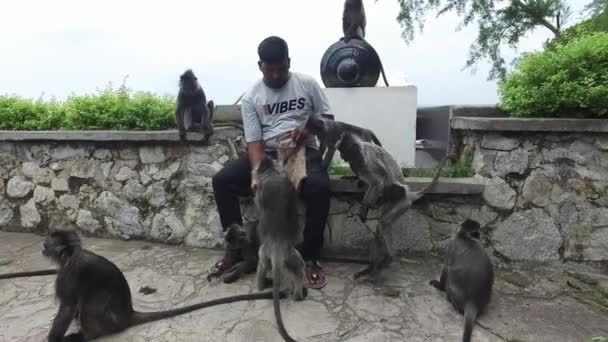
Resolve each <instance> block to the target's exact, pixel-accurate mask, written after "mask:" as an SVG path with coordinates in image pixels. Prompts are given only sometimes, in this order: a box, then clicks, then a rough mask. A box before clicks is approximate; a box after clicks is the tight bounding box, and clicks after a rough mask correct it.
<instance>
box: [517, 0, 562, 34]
mask: <svg viewBox="0 0 608 342" xmlns="http://www.w3.org/2000/svg"><path fill="white" fill-rule="evenodd" d="M513 4H514V5H515V6H518V7H519V8H520V9H521V10H522V11H524V12H526V13H527V14H528V15H529V16H530V18H532V19H534V20H536V22H537V23H539V24H540V25H543V26H544V27H546V28H548V29H549V31H551V32H553V34H554V35H555V37H557V38H559V36H560V35H561V31H560V29H559V28H558V27H555V26H554V25H553V24H551V23H550V22H548V21H547V19H545V18H544V17H542V16H538V15H537V14H536V13H534V12H531V11H530V10H529V9H528V7H527V6H526V5H524V4H523V3H522V2H521V1H520V0H513Z"/></svg>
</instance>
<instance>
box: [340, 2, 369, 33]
mask: <svg viewBox="0 0 608 342" xmlns="http://www.w3.org/2000/svg"><path fill="white" fill-rule="evenodd" d="M366 25H367V20H366V17H365V7H363V0H345V1H344V10H343V12H342V32H343V33H344V38H343V39H344V42H348V41H349V40H351V39H352V38H359V39H365V26H366Z"/></svg>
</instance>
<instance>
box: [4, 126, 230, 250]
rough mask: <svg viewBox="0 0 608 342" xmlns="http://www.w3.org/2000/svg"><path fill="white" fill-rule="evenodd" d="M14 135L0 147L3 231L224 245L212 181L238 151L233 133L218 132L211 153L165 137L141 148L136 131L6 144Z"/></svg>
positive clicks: (65, 135) (173, 136)
mask: <svg viewBox="0 0 608 342" xmlns="http://www.w3.org/2000/svg"><path fill="white" fill-rule="evenodd" d="M16 133H17V132H11V133H10V134H9V133H7V134H5V135H4V137H5V139H4V141H3V142H0V229H2V230H8V231H27V232H40V233H44V232H46V231H47V230H48V228H49V227H61V226H69V225H72V226H74V225H75V226H77V227H78V229H79V230H80V231H81V232H82V233H83V234H85V235H89V236H99V237H117V238H125V239H129V238H134V239H150V240H154V241H162V242H166V243H172V244H181V243H184V244H186V245H190V246H200V247H215V246H219V244H220V243H221V242H222V241H221V237H220V234H219V231H220V229H219V218H218V215H217V213H216V210H215V207H214V199H213V192H212V187H211V177H212V176H213V175H214V174H215V173H216V172H217V171H218V170H219V169H220V168H221V167H222V165H223V164H224V163H225V162H226V161H228V160H229V159H231V158H234V157H235V155H236V151H237V150H239V149H241V148H242V145H241V144H242V142H241V140H242V139H241V138H242V137H241V136H240V135H239V134H238V132H237V131H235V130H222V131H220V132H219V133H218V134H217V135H216V139H215V140H214V142H213V144H212V145H210V146H203V145H200V144H196V143H186V144H182V143H180V142H178V141H175V140H177V139H176V137H177V135H176V134H167V133H165V134H163V133H159V134H156V135H152V138H149V137H148V138H147V139H144V140H147V141H138V140H142V139H140V138H141V137H139V138H138V137H137V136H138V134H137V132H132V133H131V134H129V133H114V134H113V133H108V132H105V133H97V134H89V136H88V139H89V140H93V141H82V140H81V139H84V138H83V137H82V136H75V135H74V134H72V135H70V134H69V133H52V134H47V135H46V136H47V137H50V138H53V141H48V140H44V139H45V136H40V137H38V138H32V137H31V136H30V137H27V141H7V140H8V139H6V137H7V136H10V137H15V139H13V140H18V139H17V138H16V137H18V133H17V134H16ZM189 138H192V137H191V136H190V137H189ZM195 138H196V137H195Z"/></svg>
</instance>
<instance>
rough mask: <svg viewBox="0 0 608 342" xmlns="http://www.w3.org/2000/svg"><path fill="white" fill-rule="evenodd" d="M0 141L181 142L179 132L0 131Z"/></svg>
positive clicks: (219, 130)
mask: <svg viewBox="0 0 608 342" xmlns="http://www.w3.org/2000/svg"><path fill="white" fill-rule="evenodd" d="M235 133H238V134H241V131H240V130H238V129H237V128H235V127H216V128H215V133H214V134H213V136H212V137H211V140H217V139H221V138H225V137H227V136H232V135H234V134H235ZM202 139H203V135H202V134H200V133H195V132H188V133H187V135H186V140H187V141H189V142H198V141H201V140H202ZM0 141H58V142H69V141H99V142H109V141H114V142H118V141H147V142H180V140H179V135H178V133H177V130H175V129H173V130H163V131H127V130H124V131H109V130H108V131H103V130H98V131H97V130H96V131H0Z"/></svg>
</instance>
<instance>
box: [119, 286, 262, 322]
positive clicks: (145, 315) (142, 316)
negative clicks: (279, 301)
mask: <svg viewBox="0 0 608 342" xmlns="http://www.w3.org/2000/svg"><path fill="white" fill-rule="evenodd" d="M272 298H273V295H272V292H260V293H249V294H243V295H237V296H230V297H224V298H218V299H213V300H209V301H206V302H203V303H198V304H193V305H188V306H184V307H182V308H178V309H173V310H165V311H155V312H137V311H136V312H134V314H133V319H132V320H131V324H130V325H129V326H134V325H138V324H143V323H149V322H153V321H157V320H159V319H163V318H169V317H173V316H177V315H181V314H185V313H188V312H191V311H194V310H198V309H202V308H206V307H209V306H214V305H219V304H228V303H233V302H239V301H242V300H254V299H272Z"/></svg>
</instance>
